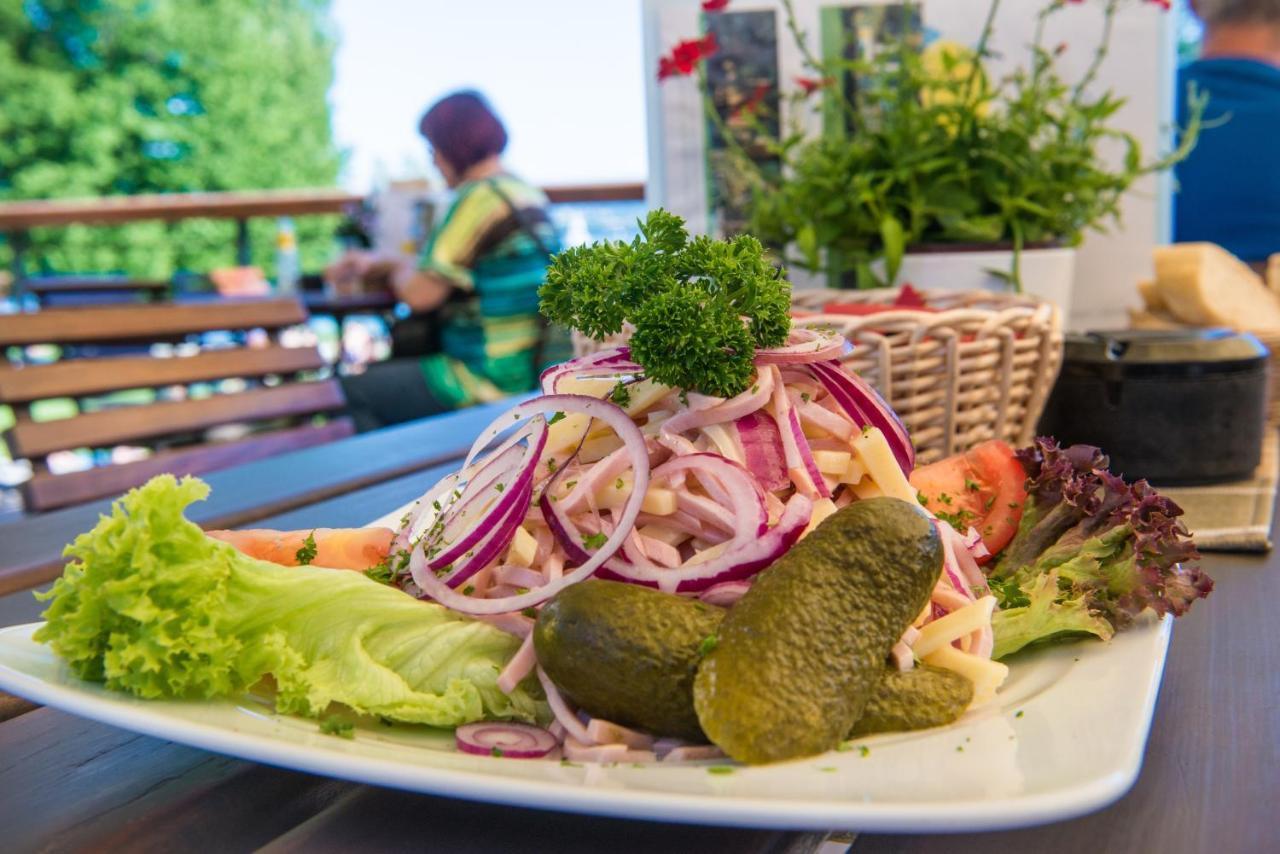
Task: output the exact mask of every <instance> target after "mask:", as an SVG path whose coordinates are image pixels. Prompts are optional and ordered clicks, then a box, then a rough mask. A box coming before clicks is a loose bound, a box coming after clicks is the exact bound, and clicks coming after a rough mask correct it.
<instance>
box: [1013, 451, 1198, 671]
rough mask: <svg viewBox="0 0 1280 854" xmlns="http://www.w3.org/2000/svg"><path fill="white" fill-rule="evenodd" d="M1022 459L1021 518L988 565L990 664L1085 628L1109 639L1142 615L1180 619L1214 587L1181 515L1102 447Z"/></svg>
mask: <svg viewBox="0 0 1280 854" xmlns="http://www.w3.org/2000/svg"><path fill="white" fill-rule="evenodd" d="M1018 459H1019V461H1020V462H1021V463H1022V465H1023V468H1024V469H1025V470H1026V472H1027V499H1026V502H1025V503H1024V505H1023V514H1022V520H1021V522H1020V523H1019V525H1018V531H1017V533H1016V534H1015V535H1014V537H1013V540H1012V541H1011V542H1010V543H1009V545H1008V546H1007V547H1006V548H1005V549H1004V550H1003V551H1002V552H1001V553H1000V555H999V556H998V558H997V560H996V563H995V564H994V565H993V566H990V567H988V583H989V584H990V585H991V589H992V591H993V592H994V593H995V595H996V598H997V600H998V601H999V603H1000V607H1001V609H1002V611H1001V612H1000V613H999V614H997V615H996V617H995V618H994V619H993V621H992V627H993V629H994V631H995V653H994V656H995V657H996V658H999V657H1001V656H1002V655H1007V654H1009V653H1010V652H1013V651H1014V650H1016V649H1020V648H1021V647H1023V646H1025V645H1026V644H1028V643H1033V642H1036V641H1040V640H1050V639H1061V638H1066V637H1071V636H1073V635H1078V634H1079V633H1080V632H1082V631H1083V632H1087V633H1089V634H1094V635H1097V636H1098V637H1102V638H1104V639H1105V638H1109V637H1110V636H1111V634H1112V633H1113V632H1114V631H1118V630H1122V629H1124V628H1126V627H1128V626H1129V625H1131V624H1132V623H1133V621H1134V620H1135V619H1136V618H1137V617H1138V615H1139V614H1141V613H1142V612H1144V611H1146V610H1147V609H1151V610H1152V611H1154V612H1155V613H1157V614H1160V615H1162V616H1163V615H1165V614H1172V615H1174V616H1175V617H1177V616H1181V615H1182V614H1184V613H1186V611H1187V609H1188V608H1190V607H1191V604H1192V603H1193V602H1195V601H1196V600H1197V599H1202V598H1204V597H1205V596H1208V595H1209V593H1210V592H1211V591H1212V590H1213V579H1212V578H1210V577H1209V576H1208V575H1206V574H1205V573H1204V571H1203V570H1201V569H1200V567H1199V566H1197V565H1196V563H1195V562H1196V561H1197V560H1198V559H1199V557H1200V555H1199V553H1198V552H1197V551H1196V547H1195V543H1194V542H1193V541H1192V539H1191V536H1190V534H1189V533H1188V531H1187V529H1186V526H1185V525H1183V523H1182V521H1181V519H1179V517H1180V516H1181V515H1182V509H1181V508H1180V507H1178V505H1177V504H1175V503H1174V502H1173V501H1171V500H1170V499H1169V498H1167V497H1166V496H1163V495H1160V494H1159V493H1158V492H1156V491H1155V490H1154V489H1152V488H1151V486H1150V485H1149V484H1148V483H1147V482H1146V481H1145V480H1139V481H1136V482H1134V483H1126V482H1125V481H1124V479H1123V478H1120V477H1118V476H1116V475H1114V474H1112V473H1111V472H1110V471H1108V470H1107V466H1108V465H1109V460H1108V458H1107V456H1106V455H1105V454H1103V453H1102V452H1101V451H1100V450H1099V449H1098V448H1095V447H1093V446H1092V445H1072V446H1070V447H1067V448H1062V447H1060V446H1059V445H1058V444H1057V442H1055V441H1054V440H1052V439H1048V438H1044V437H1041V438H1038V439H1036V440H1035V442H1034V443H1033V444H1032V445H1031V446H1030V447H1029V448H1024V449H1023V450H1021V451H1019V452H1018ZM1048 579H1052V583H1049V581H1048ZM1103 625H1105V626H1106V630H1100V629H1099V627H1100V626H1103Z"/></svg>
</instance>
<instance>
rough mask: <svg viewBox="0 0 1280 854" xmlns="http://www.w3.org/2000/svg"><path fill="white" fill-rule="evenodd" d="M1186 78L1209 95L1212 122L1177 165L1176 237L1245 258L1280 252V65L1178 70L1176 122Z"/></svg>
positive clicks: (1183, 109)
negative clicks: (1214, 245)
mask: <svg viewBox="0 0 1280 854" xmlns="http://www.w3.org/2000/svg"><path fill="white" fill-rule="evenodd" d="M1188 83H1195V85H1196V86H1197V87H1198V88H1199V89H1201V90H1202V91H1205V92H1207V93H1209V105H1208V107H1207V108H1206V110H1205V120H1206V121H1208V122H1213V121H1214V120H1215V119H1219V118H1220V117H1222V116H1226V115H1229V116H1230V118H1229V119H1227V120H1226V121H1224V122H1223V124H1221V125H1220V126H1218V127H1211V128H1206V129H1204V130H1203V131H1201V133H1200V140H1199V142H1198V143H1197V144H1196V147H1195V150H1194V151H1192V152H1191V155H1190V156H1189V157H1188V158H1187V159H1186V160H1184V161H1183V162H1182V163H1180V164H1178V166H1177V167H1176V172H1175V174H1176V175H1177V179H1178V190H1177V192H1176V193H1175V195H1174V201H1173V203H1174V225H1173V231H1174V239H1175V240H1179V241H1189V240H1207V241H1211V242H1213V243H1217V244H1219V245H1220V246H1223V247H1224V248H1226V249H1228V250H1229V251H1231V252H1232V253H1234V254H1235V255H1236V256H1237V257H1239V258H1241V259H1243V260H1245V261H1262V260H1265V259H1266V258H1267V256H1269V255H1271V254H1272V253H1275V252H1280V68H1277V67H1275V66H1272V65H1267V64H1266V63H1262V62H1255V61H1253V60H1249V59H1202V60H1198V61H1196V62H1193V63H1191V64H1190V65H1188V66H1186V67H1185V68H1183V69H1182V71H1181V72H1180V73H1179V75H1178V98H1179V106H1178V124H1179V126H1185V124H1186V119H1187V105H1186V92H1187V85H1188Z"/></svg>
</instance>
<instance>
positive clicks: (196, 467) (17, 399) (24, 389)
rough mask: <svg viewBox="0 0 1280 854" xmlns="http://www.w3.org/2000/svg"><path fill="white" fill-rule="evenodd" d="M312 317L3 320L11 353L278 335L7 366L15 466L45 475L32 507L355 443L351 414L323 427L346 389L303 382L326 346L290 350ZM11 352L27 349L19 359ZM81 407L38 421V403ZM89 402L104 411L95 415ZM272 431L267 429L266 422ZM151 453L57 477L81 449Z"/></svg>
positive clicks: (79, 312)
mask: <svg viewBox="0 0 1280 854" xmlns="http://www.w3.org/2000/svg"><path fill="white" fill-rule="evenodd" d="M306 320H307V311H306V309H305V308H304V307H303V306H302V304H301V303H300V302H299V301H298V300H297V299H295V298H290V299H265V300H244V301H231V300H216V301H209V302H193V303H163V304H137V305H127V306H125V305H117V306H100V307H92V308H63V309H46V310H42V311H35V312H29V313H25V314H12V315H0V349H4V348H25V347H29V346H31V345H37V344H55V345H62V346H64V347H68V348H72V349H71V352H73V353H75V352H80V353H85V354H89V353H92V352H93V348H94V347H106V348H110V347H112V346H117V345H151V344H157V343H162V342H181V341H185V340H188V339H190V338H191V337H192V336H196V335H200V334H201V333H208V332H215V331H226V332H232V333H245V332H246V331H248V330H255V329H261V330H266V331H267V332H268V333H272V334H271V335H270V336H258V337H260V338H266V339H267V340H266V343H265V346H250V345H249V344H248V343H247V342H248V340H249V339H251V338H253V337H254V336H252V335H248V334H239V335H236V336H233V337H234V338H236V339H242V340H241V341H240V346H233V347H227V348H221V349H200V350H198V351H197V352H195V353H194V354H193V355H187V356H173V357H168V358H164V357H156V356H152V355H127V356H111V357H94V356H91V355H85V356H83V357H81V358H74V357H73V358H67V359H64V360H62V361H57V362H53V363H51V364H22V363H21V362H20V361H19V360H13V361H11V362H10V363H9V364H8V365H3V364H0V403H7V404H9V405H10V406H12V407H13V408H14V415H15V424H14V426H13V427H12V429H10V430H9V431H8V432H7V433H6V435H5V439H6V440H7V441H8V444H9V449H10V451H11V453H12V454H13V455H14V457H25V458H27V459H28V460H30V461H31V464H32V468H33V475H32V477H31V479H30V480H29V481H27V482H26V483H25V484H24V485H23V490H24V497H25V499H26V509H27V510H28V511H42V510H49V509H53V508H57V507H62V506H65V505H68V504H75V503H79V502H83V501H89V500H91V499H94V498H102V497H104V496H108V495H113V494H116V493H118V492H122V491H124V490H126V489H128V488H130V487H133V486H137V485H138V484H140V483H142V482H144V481H146V480H147V479H148V478H150V477H151V476H152V475H155V474H159V473H161V472H172V473H174V474H200V473H202V472H208V471H212V470H214V469H219V468H225V467H227V466H232V465H237V464H240V463H244V462H249V461H251V460H257V459H262V458H264V457H269V456H273V455H275V454H278V453H282V452H284V451H288V450H293V449H296V448H303V447H310V446H313V445H318V444H322V443H325V442H330V441H333V440H335V439H339V438H342V437H345V436H349V435H351V434H353V433H354V432H355V431H354V428H353V426H352V423H351V421H350V420H349V419H347V418H345V417H340V418H331V419H329V420H327V421H323V422H321V423H317V420H318V419H317V418H316V416H317V415H319V414H321V413H326V412H332V411H333V410H337V409H341V408H342V407H343V406H344V405H345V401H344V398H343V395H342V389H341V387H340V386H339V385H338V383H337V381H336V380H333V379H323V380H314V381H301V378H300V377H299V376H298V375H299V373H301V372H305V371H315V370H318V369H321V368H323V367H324V366H325V362H324V360H323V358H322V357H321V355H320V353H319V351H317V350H316V348H315V347H285V346H282V345H281V344H280V341H279V333H280V331H281V330H282V329H284V328H286V327H289V326H293V325H296V324H300V323H304V322H305V321H306ZM9 352H10V353H11V354H13V353H15V352H18V353H20V352H22V350H21V349H19V350H17V351H14V350H10V351H9ZM228 378H242V379H245V380H247V381H248V382H246V384H245V385H246V387H245V389H244V390H242V391H234V392H229V393H215V394H213V395H211V396H207V397H201V398H198V399H197V398H193V397H190V396H186V397H185V399H181V400H161V401H157V402H153V403H142V404H137V405H112V401H111V400H110V399H107V400H105V401H102V400H97V401H94V399H95V398H97V397H99V396H101V395H110V394H112V393H116V392H121V391H124V390H128V389H165V388H170V387H174V386H179V387H186V386H188V385H189V384H192V383H208V382H217V381H219V380H224V379H228ZM63 397H70V398H74V399H75V400H76V401H77V403H78V404H80V408H81V410H82V414H80V415H76V416H74V417H70V418H63V419H59V420H52V421H34V420H32V419H31V414H30V406H31V404H32V403H34V402H36V401H40V400H46V399H49V398H63ZM86 400H89V401H94V402H97V403H104V404H105V405H104V406H103V407H102V408H99V409H97V410H96V411H91V412H83V409H84V403H85V402H86ZM264 422H265V423H264ZM240 424H254V425H256V426H258V427H260V428H262V427H265V428H267V429H262V430H259V431H258V432H251V433H249V434H248V435H247V436H244V437H243V438H236V439H232V440H228V441H210V440H209V437H208V436H207V431H209V430H210V429H211V428H216V427H223V425H240ZM122 444H145V445H147V446H149V447H150V448H152V449H153V453H152V455H151V456H149V457H147V458H145V459H141V460H137V461H134V462H126V463H117V464H113V465H105V466H96V467H94V468H91V469H88V470H85V471H77V472H69V473H65V474H54V473H52V472H51V471H50V470H49V466H48V456H49V455H50V454H53V453H55V452H58V451H65V450H71V449H76V448H91V449H105V448H111V447H114V446H117V445H122Z"/></svg>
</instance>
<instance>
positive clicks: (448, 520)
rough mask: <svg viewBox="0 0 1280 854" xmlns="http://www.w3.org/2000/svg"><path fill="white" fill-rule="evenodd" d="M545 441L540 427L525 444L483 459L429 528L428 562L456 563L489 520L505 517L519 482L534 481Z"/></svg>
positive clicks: (433, 565)
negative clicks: (533, 472) (534, 469)
mask: <svg viewBox="0 0 1280 854" xmlns="http://www.w3.org/2000/svg"><path fill="white" fill-rule="evenodd" d="M546 441H547V435H546V431H545V430H541V431H537V433H536V437H535V436H534V435H531V436H529V443H528V445H526V446H525V447H521V446H519V445H517V444H512V445H511V446H510V447H507V448H504V449H502V450H501V451H500V452H498V453H495V454H493V455H491V456H489V457H488V458H486V459H485V460H484V461H483V462H482V463H481V466H480V469H479V470H478V471H477V472H476V474H475V475H474V476H473V477H472V478H471V479H470V480H468V481H467V484H466V486H465V487H463V488H462V490H461V492H460V493H459V496H458V498H457V499H456V500H455V501H452V502H448V503H446V504H445V505H444V506H443V507H442V508H441V510H440V515H439V516H438V517H437V518H436V521H435V522H434V523H433V524H432V526H431V529H430V530H429V531H428V533H427V537H426V538H425V541H424V544H423V548H425V549H426V550H427V553H428V555H433V556H430V557H428V559H427V566H429V567H431V568H432V569H439V568H440V567H442V566H448V565H449V564H451V563H453V562H454V561H456V560H457V559H458V558H459V557H461V556H462V555H463V554H465V553H466V552H467V551H468V550H469V549H471V548H472V547H473V546H475V545H476V543H477V542H479V540H480V538H481V537H483V536H485V532H486V531H487V530H488V525H487V524H485V522H486V520H488V519H492V518H505V516H506V514H507V512H508V511H509V510H510V509H511V507H512V506H513V505H514V504H515V499H516V497H517V491H518V490H519V489H520V485H519V484H520V483H521V482H523V481H525V480H528V481H529V482H530V483H532V477H533V475H532V469H533V467H534V466H536V465H537V464H538V457H539V456H540V455H541V454H542V448H543V447H544V446H545V445H546ZM499 486H501V490H499ZM526 504H527V502H526ZM442 544H447V545H442ZM433 552H434V554H433Z"/></svg>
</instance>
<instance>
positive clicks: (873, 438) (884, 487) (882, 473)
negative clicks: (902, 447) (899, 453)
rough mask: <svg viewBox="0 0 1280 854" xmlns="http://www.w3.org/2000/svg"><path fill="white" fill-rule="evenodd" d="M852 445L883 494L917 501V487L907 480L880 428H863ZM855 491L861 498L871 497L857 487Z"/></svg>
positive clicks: (858, 458) (857, 456) (855, 454)
mask: <svg viewBox="0 0 1280 854" xmlns="http://www.w3.org/2000/svg"><path fill="white" fill-rule="evenodd" d="M852 445H853V453H854V456H855V457H856V458H857V460H858V462H860V463H862V466H863V468H865V469H866V471H867V474H868V475H870V476H871V479H872V480H873V481H875V485H876V486H878V487H880V492H881V494H883V495H888V496H889V497H890V498H901V499H902V500H903V501H910V502H912V503H914V502H915V501H916V490H915V488H914V487H913V486H912V485H911V484H910V483H908V482H907V476H906V475H904V474H903V473H902V469H900V468H899V467H898V461H897V460H896V459H895V458H894V456H893V450H892V449H891V448H890V447H889V441H888V440H887V439H885V437H884V434H883V433H881V432H880V430H879V429H877V428H875V427H871V428H869V429H866V430H863V431H862V434H861V435H860V436H855V437H854V439H853V442H852ZM859 485H861V484H859ZM853 491H854V493H856V494H857V496H858V497H859V498H867V497H869V496H865V495H863V494H862V493H861V492H859V491H858V488H857V487H855V488H854V490H853Z"/></svg>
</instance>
